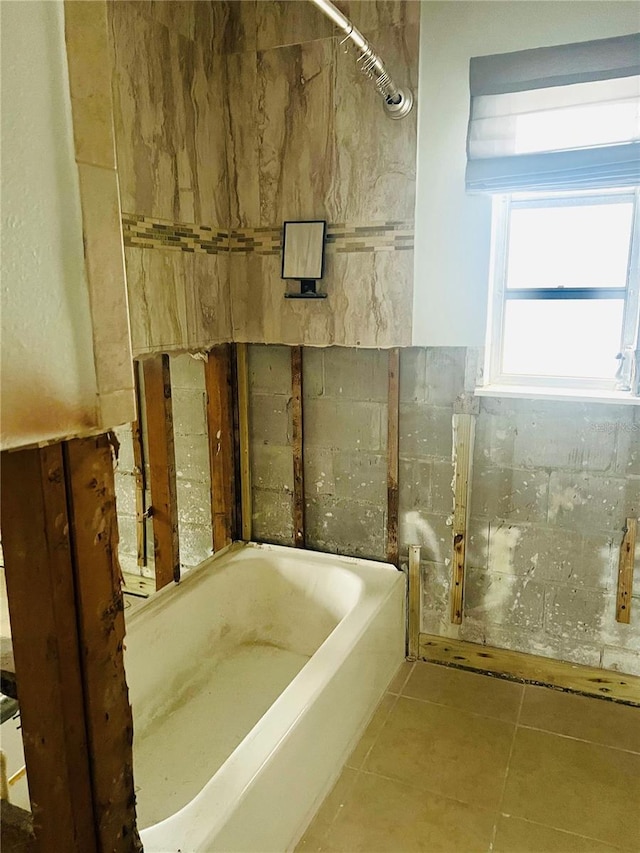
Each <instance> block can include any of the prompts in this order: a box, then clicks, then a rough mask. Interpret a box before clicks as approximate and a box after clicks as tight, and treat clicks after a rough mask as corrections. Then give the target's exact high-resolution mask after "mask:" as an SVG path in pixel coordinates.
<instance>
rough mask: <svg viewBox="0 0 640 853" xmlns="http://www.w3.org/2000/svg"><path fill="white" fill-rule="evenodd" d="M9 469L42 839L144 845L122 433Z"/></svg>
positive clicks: (25, 692)
mask: <svg viewBox="0 0 640 853" xmlns="http://www.w3.org/2000/svg"><path fill="white" fill-rule="evenodd" d="M1 476H2V505H1V506H2V531H3V546H4V552H5V573H6V581H7V597H8V602H9V612H10V616H11V628H12V639H13V653H14V656H15V665H16V677H17V684H18V689H19V694H20V711H21V718H22V729H23V742H24V750H25V760H26V764H27V772H28V778H29V791H30V796H31V804H32V809H33V819H34V830H35V843H36V849H37V850H39V851H40V853H48V851H50V850H69V851H76V850H78V851H80V850H81V851H83V853H84V851H87V853H94V851H95V853H97V851H100V853H104V851H107V850H108V851H113V853H134V851H139V850H140V849H141V848H140V843H139V839H138V833H137V830H136V824H135V795H134V786H133V772H132V751H131V741H132V734H133V725H132V718H131V708H130V707H129V702H128V696H127V685H126V681H125V673H124V663H123V655H122V648H123V641H124V616H123V604H122V595H121V592H120V580H121V578H120V568H119V565H118V560H117V520H116V511H115V489H114V482H113V454H112V444H111V440H110V438H109V437H107V436H104V435H103V436H98V437H97V438H86V439H76V440H74V441H69V442H64V443H63V444H56V445H50V446H48V447H44V448H41V449H32V450H22V451H17V452H15V453H5V454H3V456H2V469H1Z"/></svg>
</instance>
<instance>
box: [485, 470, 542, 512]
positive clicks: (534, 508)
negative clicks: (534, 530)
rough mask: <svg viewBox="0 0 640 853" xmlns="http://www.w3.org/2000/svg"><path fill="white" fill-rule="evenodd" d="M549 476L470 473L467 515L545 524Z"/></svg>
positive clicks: (538, 473)
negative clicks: (468, 512)
mask: <svg viewBox="0 0 640 853" xmlns="http://www.w3.org/2000/svg"><path fill="white" fill-rule="evenodd" d="M548 490H549V473H548V472H547V471H541V470H539V469H529V470H522V469H514V468H485V467H484V466H478V467H476V468H474V470H473V482H472V486H471V514H472V515H473V516H480V517H483V518H487V519H504V520H505V521H514V522H526V521H546V519H547V509H548V497H547V496H548Z"/></svg>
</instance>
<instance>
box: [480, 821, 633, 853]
mask: <svg viewBox="0 0 640 853" xmlns="http://www.w3.org/2000/svg"><path fill="white" fill-rule="evenodd" d="M619 849H620V848H618V847H612V846H611V845H610V844H604V843H603V842H602V841H594V840H593V839H591V838H583V837H581V836H579V835H570V834H569V833H568V832H561V831H560V830H559V829H551V827H549V826H540V824H537V823H531V822H530V821H527V820H520V818H517V817H506V816H504V815H502V816H501V817H500V818H499V820H498V831H497V833H496V840H495V842H494V845H493V853H616V851H618V850H619Z"/></svg>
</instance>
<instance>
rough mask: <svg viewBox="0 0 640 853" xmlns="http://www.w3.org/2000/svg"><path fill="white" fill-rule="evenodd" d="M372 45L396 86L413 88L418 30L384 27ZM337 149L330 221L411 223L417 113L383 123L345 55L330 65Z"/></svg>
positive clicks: (371, 92)
mask: <svg viewBox="0 0 640 853" xmlns="http://www.w3.org/2000/svg"><path fill="white" fill-rule="evenodd" d="M372 39H374V41H373V44H374V45H375V47H376V49H378V50H379V51H380V53H381V55H382V56H383V57H384V61H385V63H386V65H387V67H388V69H389V70H390V71H391V73H392V74H393V77H394V79H395V80H396V81H397V82H398V85H400V86H401V87H402V86H404V87H405V88H409V89H411V90H412V91H413V92H414V93H415V92H416V88H417V57H418V28H417V27H416V26H411V27H405V28H401V27H389V28H387V29H385V30H382V31H379V32H377V33H374V34H373V35H372ZM335 87H336V102H335V134H336V137H337V139H339V140H340V144H339V146H337V157H336V164H335V169H334V170H333V173H332V178H333V180H332V185H331V196H330V204H329V209H330V213H331V217H332V218H333V219H334V220H340V219H346V220H351V221H356V222H357V221H362V220H365V221H368V220H376V219H412V218H413V216H414V207H415V178H416V120H417V109H416V108H414V109H413V110H412V112H411V113H410V114H409V115H408V116H407V117H406V118H404V119H402V120H400V121H392V120H389V117H388V116H387V115H386V114H385V112H384V109H383V107H382V105H381V103H380V96H379V95H378V94H377V92H376V91H375V88H374V87H373V86H372V85H370V84H369V83H367V81H366V80H364V79H363V76H362V73H361V72H360V71H359V70H358V66H356V63H355V62H354V60H353V57H351V56H341V55H338V61H337V63H336V81H335Z"/></svg>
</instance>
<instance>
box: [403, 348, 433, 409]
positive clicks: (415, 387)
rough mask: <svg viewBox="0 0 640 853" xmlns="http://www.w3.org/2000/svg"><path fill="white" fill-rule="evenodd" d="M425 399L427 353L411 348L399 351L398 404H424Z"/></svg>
mask: <svg viewBox="0 0 640 853" xmlns="http://www.w3.org/2000/svg"><path fill="white" fill-rule="evenodd" d="M426 399H427V351H426V350H425V349H424V348H422V347H421V348H418V347H411V348H407V349H401V350H400V402H401V403H418V402H419V403H424V402H425V401H426Z"/></svg>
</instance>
